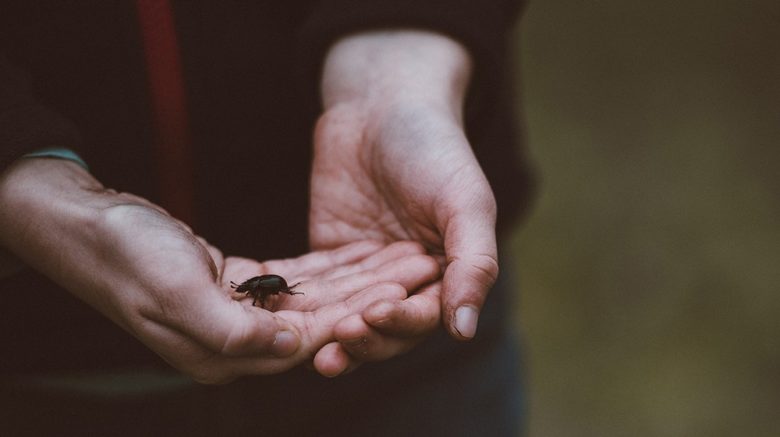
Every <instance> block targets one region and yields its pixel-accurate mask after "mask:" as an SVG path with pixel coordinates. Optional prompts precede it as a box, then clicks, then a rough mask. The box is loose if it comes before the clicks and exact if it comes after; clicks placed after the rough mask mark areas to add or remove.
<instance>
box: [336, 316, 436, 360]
mask: <svg viewBox="0 0 780 437" xmlns="http://www.w3.org/2000/svg"><path fill="white" fill-rule="evenodd" d="M333 334H334V336H335V337H336V339H337V340H338V341H339V344H341V346H342V347H343V348H344V350H346V351H347V352H348V353H349V355H350V356H352V357H353V358H354V359H356V360H358V361H363V362H368V361H381V360H387V359H389V358H392V357H395V356H398V355H401V354H404V353H406V352H408V351H409V350H411V349H412V348H413V347H414V346H415V345H416V344H417V343H419V342H420V340H421V338H422V337H414V338H398V337H392V336H388V335H383V334H382V333H380V332H379V331H377V330H376V329H373V328H372V327H371V326H369V325H368V324H367V323H366V322H365V321H364V320H363V318H362V317H361V316H360V315H354V316H350V317H347V318H345V319H343V320H341V321H340V322H339V323H338V324H337V325H336V326H335V328H334V329H333Z"/></svg>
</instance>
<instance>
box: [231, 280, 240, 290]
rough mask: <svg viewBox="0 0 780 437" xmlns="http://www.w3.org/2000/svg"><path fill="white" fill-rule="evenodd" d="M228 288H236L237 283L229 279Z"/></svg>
mask: <svg viewBox="0 0 780 437" xmlns="http://www.w3.org/2000/svg"><path fill="white" fill-rule="evenodd" d="M230 288H238V284H236V283H235V282H233V281H230Z"/></svg>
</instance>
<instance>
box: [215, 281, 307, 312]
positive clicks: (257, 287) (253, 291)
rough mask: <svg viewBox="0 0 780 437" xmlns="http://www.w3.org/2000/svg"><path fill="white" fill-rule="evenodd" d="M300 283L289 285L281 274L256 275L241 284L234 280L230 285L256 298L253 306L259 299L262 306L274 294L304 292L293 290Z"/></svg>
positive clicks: (237, 290)
mask: <svg viewBox="0 0 780 437" xmlns="http://www.w3.org/2000/svg"><path fill="white" fill-rule="evenodd" d="M298 284H300V282H299V283H297V284H294V285H293V286H288V285H287V281H286V280H285V279H284V278H283V277H281V276H279V275H260V276H255V277H253V278H249V279H247V280H246V281H244V282H242V283H241V284H236V283H235V282H233V281H231V282H230V286H231V287H232V288H235V290H236V292H237V293H245V294H247V295H250V296H252V297H253V298H254V300H252V306H254V305H255V304H256V303H257V301H258V300H259V301H260V307H261V308H263V307H264V305H265V299H266V298H267V297H268V296H270V295H272V294H279V293H285V294H289V295H294V294H303V293H301V292H296V291H293V288H295V287H296V286H297V285H298Z"/></svg>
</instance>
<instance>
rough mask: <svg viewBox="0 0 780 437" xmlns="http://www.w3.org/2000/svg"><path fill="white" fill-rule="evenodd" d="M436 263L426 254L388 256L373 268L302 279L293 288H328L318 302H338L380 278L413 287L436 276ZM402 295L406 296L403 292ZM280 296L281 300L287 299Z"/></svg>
mask: <svg viewBox="0 0 780 437" xmlns="http://www.w3.org/2000/svg"><path fill="white" fill-rule="evenodd" d="M439 272H440V270H439V265H438V263H436V261H435V260H434V259H433V258H431V257H429V256H427V255H412V256H407V257H404V258H400V259H395V260H392V261H390V262H388V263H386V264H385V265H382V266H380V267H378V268H377V269H376V270H369V271H364V272H360V273H355V274H352V275H348V276H344V277H341V278H337V279H334V280H330V281H310V282H304V283H303V284H301V286H300V287H298V288H296V290H299V291H302V292H304V293H305V292H306V291H307V289H309V288H311V289H312V290H329V291H328V292H327V293H325V294H322V295H321V296H322V297H321V299H322V300H321V301H320V303H321V304H327V303H334V302H340V301H343V300H345V299H348V298H349V297H350V296H352V295H353V294H354V293H355V292H357V291H359V290H362V289H365V288H367V287H370V286H372V285H373V284H376V283H381V282H397V283H398V284H400V285H401V286H403V287H404V288H405V289H406V290H416V289H417V288H419V287H420V286H422V285H423V284H426V283H428V282H431V281H433V280H436V279H437V278H438V277H439ZM403 297H406V294H404V296H403ZM287 298H288V296H284V299H285V302H289V299H287Z"/></svg>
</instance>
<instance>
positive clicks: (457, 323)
mask: <svg viewBox="0 0 780 437" xmlns="http://www.w3.org/2000/svg"><path fill="white" fill-rule="evenodd" d="M477 319H479V313H478V312H477V309H476V308H474V307H473V306H469V305H463V306H462V307H460V308H458V309H457V311H455V320H454V321H453V324H452V325H453V328H455V330H456V331H458V334H460V335H461V336H463V337H465V338H473V337H474V334H476V333H477Z"/></svg>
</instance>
